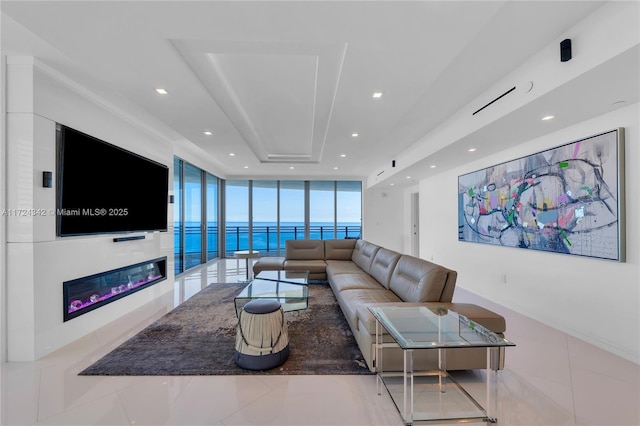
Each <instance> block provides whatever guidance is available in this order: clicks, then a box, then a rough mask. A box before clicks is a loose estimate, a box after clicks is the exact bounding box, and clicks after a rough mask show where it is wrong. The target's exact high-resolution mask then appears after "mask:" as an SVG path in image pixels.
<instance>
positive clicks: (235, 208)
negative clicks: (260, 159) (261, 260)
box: [224, 180, 250, 255]
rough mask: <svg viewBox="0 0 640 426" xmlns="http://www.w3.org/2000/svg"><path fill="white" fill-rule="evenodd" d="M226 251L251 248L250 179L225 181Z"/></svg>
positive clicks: (230, 252)
mask: <svg viewBox="0 0 640 426" xmlns="http://www.w3.org/2000/svg"><path fill="white" fill-rule="evenodd" d="M224 209H225V220H226V222H225V240H226V248H225V249H226V252H227V254H230V255H233V252H234V251H238V250H249V248H250V247H249V181H248V180H227V181H225V206H224Z"/></svg>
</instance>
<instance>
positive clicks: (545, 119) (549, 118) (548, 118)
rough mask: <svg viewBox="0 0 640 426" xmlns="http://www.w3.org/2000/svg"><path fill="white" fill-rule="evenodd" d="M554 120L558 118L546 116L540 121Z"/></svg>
mask: <svg viewBox="0 0 640 426" xmlns="http://www.w3.org/2000/svg"><path fill="white" fill-rule="evenodd" d="M554 118H556V117H555V116H554V115H545V116H544V117H542V118H541V119H540V120H542V121H547V120H553V119H554Z"/></svg>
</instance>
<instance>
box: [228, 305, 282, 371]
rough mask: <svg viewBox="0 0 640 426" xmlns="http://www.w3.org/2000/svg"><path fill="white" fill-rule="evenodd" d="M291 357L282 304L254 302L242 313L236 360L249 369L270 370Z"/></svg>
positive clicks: (239, 320)
mask: <svg viewBox="0 0 640 426" xmlns="http://www.w3.org/2000/svg"><path fill="white" fill-rule="evenodd" d="M288 357H289V334H288V330H287V322H286V321H285V319H284V311H283V310H282V306H281V305H280V302H278V301H277V300H269V299H255V300H252V301H250V302H248V303H247V304H246V305H244V308H243V309H242V311H240V313H239V317H238V330H237V332H236V350H235V356H234V358H235V361H236V364H237V365H238V366H239V367H242V368H245V369H247V370H269V369H271V368H274V367H277V366H279V365H280V364H282V363H283V362H285V361H286V360H287V358H288Z"/></svg>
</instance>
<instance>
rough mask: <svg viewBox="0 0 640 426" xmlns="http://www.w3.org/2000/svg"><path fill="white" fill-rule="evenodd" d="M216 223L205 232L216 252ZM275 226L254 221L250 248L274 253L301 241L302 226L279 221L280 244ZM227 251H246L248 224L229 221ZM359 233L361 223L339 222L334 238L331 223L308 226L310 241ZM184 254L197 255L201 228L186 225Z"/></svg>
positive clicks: (176, 230) (209, 243) (175, 225)
mask: <svg viewBox="0 0 640 426" xmlns="http://www.w3.org/2000/svg"><path fill="white" fill-rule="evenodd" d="M216 225H217V223H215V222H209V223H208V229H209V230H211V231H209V232H208V233H207V246H208V248H209V251H210V252H212V251H213V252H216V251H218V234H217V227H216ZM277 229H278V228H277V224H276V223H275V222H254V224H253V249H254V250H258V251H275V250H277V248H278V245H280V248H281V249H283V250H284V242H285V241H286V240H301V239H304V223H301V222H282V223H281V224H280V241H278V238H277ZM174 232H175V234H176V235H178V234H179V233H180V232H181V230H180V225H179V224H178V223H176V224H174ZM226 232H227V233H226V247H225V249H226V252H233V251H238V250H248V249H249V224H248V223H246V222H229V223H227V231H226ZM360 233H361V227H360V223H357V222H339V223H338V230H337V235H334V226H333V223H330V222H312V223H311V224H310V234H309V236H310V238H311V239H330V238H337V239H343V238H346V237H353V238H355V237H359V236H360ZM185 240H186V241H185V249H186V253H197V252H199V251H200V247H201V235H200V225H199V224H198V223H187V224H186V227H185ZM179 249H180V247H179V240H178V239H177V238H176V239H175V246H174V252H176V253H177V252H178V251H179Z"/></svg>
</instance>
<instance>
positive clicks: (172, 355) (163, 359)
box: [80, 283, 372, 376]
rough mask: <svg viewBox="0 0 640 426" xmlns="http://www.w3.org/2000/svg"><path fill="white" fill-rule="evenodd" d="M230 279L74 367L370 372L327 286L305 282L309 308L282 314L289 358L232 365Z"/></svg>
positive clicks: (97, 371) (237, 287)
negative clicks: (252, 366) (248, 366)
mask: <svg viewBox="0 0 640 426" xmlns="http://www.w3.org/2000/svg"><path fill="white" fill-rule="evenodd" d="M242 287H243V285H242V284H237V283H215V284H210V285H208V286H207V287H206V288H204V289H203V290H201V291H200V292H199V293H198V294H196V295H194V296H192V297H191V298H190V299H188V300H187V301H185V302H184V303H182V304H181V305H179V306H178V307H176V308H175V309H173V310H172V311H171V312H169V313H168V314H166V315H165V316H163V317H162V318H160V319H159V320H157V321H155V322H154V323H153V324H151V325H150V326H148V327H147V328H145V329H144V330H142V331H141V332H140V333H138V334H137V335H135V336H133V337H132V338H131V339H129V340H127V341H126V342H125V343H123V344H122V345H120V346H118V347H117V348H116V349H114V350H113V351H111V352H110V353H108V354H107V355H105V356H104V357H103V358H101V359H100V360H98V361H97V362H96V363H94V364H93V365H91V366H90V367H88V368H87V369H85V370H84V371H82V372H80V375H101V376H175V375H242V374H283V375H285V374H372V373H371V372H370V371H369V369H368V368H367V367H366V364H365V362H364V359H363V357H362V353H361V352H360V349H359V348H358V345H357V344H356V341H355V338H354V337H353V334H352V333H351V330H350V328H349V325H348V324H347V322H346V320H345V318H344V315H343V314H342V311H341V310H340V307H339V306H338V303H337V301H336V299H335V296H334V295H333V292H332V291H331V288H330V287H329V286H328V285H327V284H310V285H309V307H308V308H307V309H305V310H302V311H298V312H288V313H286V314H285V315H286V319H287V324H288V330H289V347H290V351H291V352H290V355H289V358H288V359H287V361H286V362H285V363H284V364H282V365H280V366H279V367H276V368H274V369H271V370H267V371H250V370H245V369H242V368H240V367H238V366H237V365H236V364H235V362H234V360H233V354H234V349H235V339H236V325H237V317H236V314H235V307H234V302H233V298H234V296H235V295H236V294H238V293H239V292H240V291H241V290H242Z"/></svg>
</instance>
